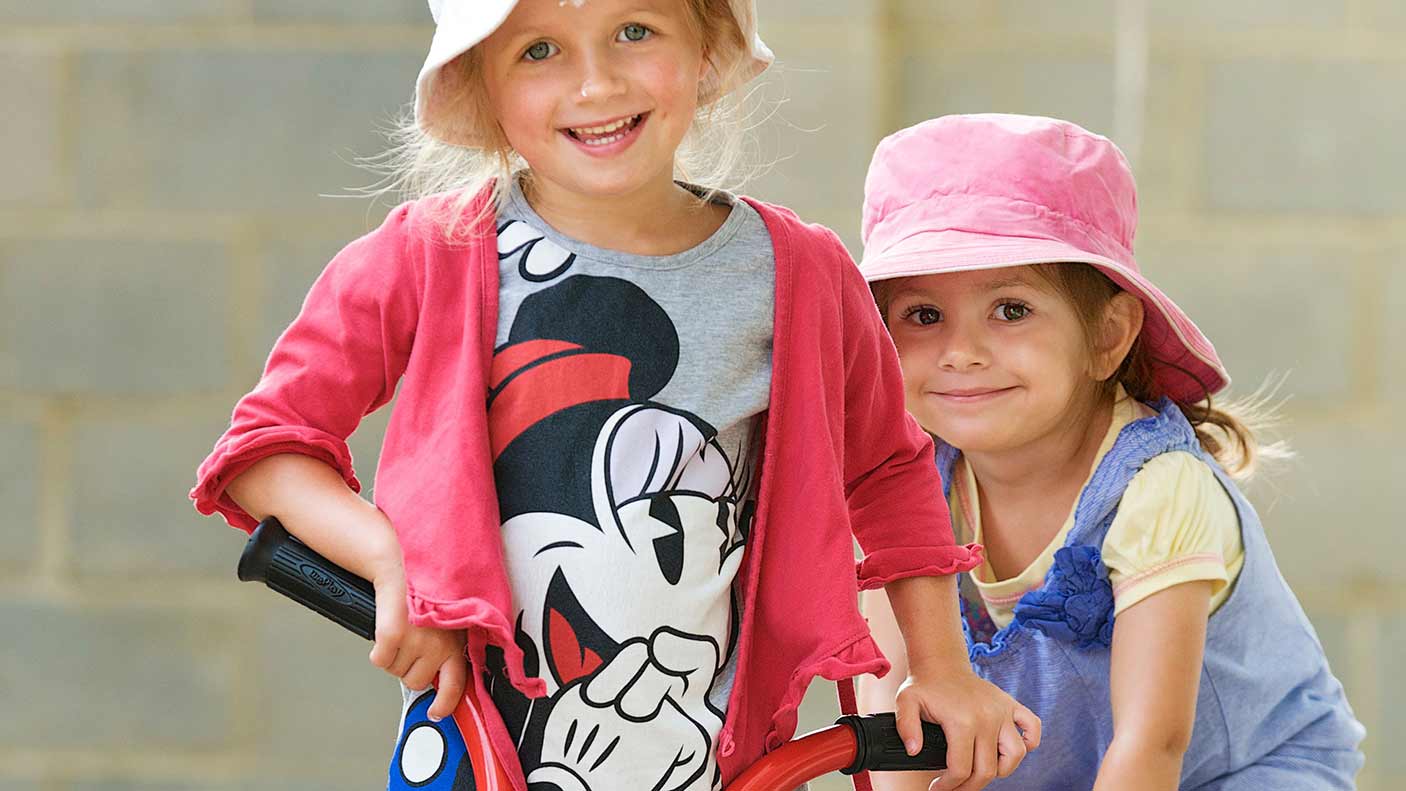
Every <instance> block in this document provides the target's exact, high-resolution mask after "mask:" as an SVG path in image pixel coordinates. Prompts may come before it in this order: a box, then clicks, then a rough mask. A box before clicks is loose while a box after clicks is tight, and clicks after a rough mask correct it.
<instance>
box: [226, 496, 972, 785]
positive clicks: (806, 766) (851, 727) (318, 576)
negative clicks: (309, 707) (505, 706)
mask: <svg viewBox="0 0 1406 791" xmlns="http://www.w3.org/2000/svg"><path fill="white" fill-rule="evenodd" d="M238 575H239V579H241V580H244V581H245V582H262V583H264V584H266V585H267V586H268V587H270V588H272V589H273V590H275V591H277V592H278V593H281V594H283V595H284V596H287V597H288V598H290V599H292V600H293V601H295V602H297V603H299V604H301V605H303V606H304V607H307V608H308V609H310V610H313V611H314V612H317V613H320V614H321V615H322V616H324V617H326V618H328V619H330V620H332V621H334V622H335V623H337V624H338V625H340V626H342V627H343V628H345V629H347V630H349V631H351V632H353V633H355V634H358V635H360V636H361V637H362V638H364V639H367V640H371V639H374V635H375V632H376V593H375V589H374V588H373V587H372V586H371V583H370V582H367V581H366V580H364V579H362V578H361V577H358V576H356V575H355V574H352V573H351V572H349V571H347V570H346V569H343V568H341V567H340V566H337V565H336V564H334V563H332V562H331V561H329V560H327V559H326V558H324V557H323V556H322V555H319V554H318V553H317V552H315V551H313V549H312V548H311V547H309V546H308V545H306V544H304V543H302V542H301V541H299V540H298V539H297V538H295V537H293V536H292V535H289V533H288V531H287V530H285V529H284V528H283V525H282V524H280V523H279V521H278V520H277V519H276V518H274V517H269V518H267V519H265V520H263V521H262V522H260V523H259V526H258V527H257V528H255V530H254V532H253V533H252V534H251V535H250V537H249V542H248V543H247V544H246V545H245V547H244V552H243V554H241V555H240V557H239V568H238ZM465 700H466V702H469V703H472V701H471V700H470V699H469V698H468V696H466V698H465ZM466 741H467V739H466ZM946 757H947V739H946V737H945V736H944V735H943V733H942V728H941V727H940V726H938V725H934V724H932V723H930V722H924V723H923V749H922V750H921V751H919V752H918V754H917V755H908V753H907V751H905V750H904V748H903V740H902V739H900V738H899V737H898V728H897V726H896V724H895V721H894V715H893V714H892V713H884V714H869V715H865V716H859V715H848V716H844V717H841V718H839V720H837V721H836V724H835V725H832V726H830V727H828V728H823V729H821V730H819V731H816V732H814V733H811V734H808V735H806V736H804V737H801V738H799V739H796V740H795V741H792V742H789V743H787V744H784V745H782V746H781V747H780V748H778V749H776V750H774V751H772V752H771V753H768V754H767V755H766V757H764V758H762V759H761V760H760V761H758V762H757V763H755V764H753V765H752V766H751V767H749V768H748V769H747V770H746V771H744V772H743V773H742V774H741V775H740V776H739V777H738V778H737V779H736V780H734V781H733V783H732V784H731V785H729V786H728V788H727V791H786V790H787V789H792V788H795V787H797V786H799V785H800V784H801V783H803V782H805V781H806V780H810V779H813V778H816V777H819V776H821V775H823V774H827V773H829V772H833V771H839V772H843V773H845V774H855V773H857V772H862V771H879V772H896V771H913V770H927V771H934V770H938V769H943V768H945V767H946Z"/></svg>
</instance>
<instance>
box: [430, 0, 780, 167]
mask: <svg viewBox="0 0 1406 791" xmlns="http://www.w3.org/2000/svg"><path fill="white" fill-rule="evenodd" d="M587 1H588V0H561V4H562V5H565V4H566V3H568V2H569V3H572V4H573V5H578V6H579V5H581V4H582V3H583V2H587ZM517 3H518V0H429V4H430V14H431V15H432V16H433V17H434V21H435V32H434V40H433V41H432V42H431V43H430V54H429V56H428V57H427V58H425V65H424V66H423V67H422V68H421V69H420V77H419V79H417V80H416V81H415V121H416V122H417V123H418V124H419V125H420V128H421V129H423V130H425V131H426V132H428V133H430V134H431V135H433V136H435V137H437V138H439V139H441V140H443V141H444V142H446V143H455V144H458V145H475V144H476V143H478V142H479V141H480V140H481V134H482V133H481V132H480V131H479V130H481V129H482V126H481V123H482V122H483V120H484V119H479V118H469V117H464V115H465V114H466V113H472V112H473V111H472V108H471V107H465V106H462V105H460V106H455V104H454V102H453V101H452V98H453V96H454V95H455V91H454V90H453V88H454V86H452V85H445V84H444V83H445V72H444V67H445V66H446V65H447V64H448V63H449V62H450V61H452V60H454V59H455V58H457V57H459V56H460V55H462V54H464V53H465V52H468V51H469V50H470V49H472V48H473V46H474V45H475V44H477V43H479V42H480V41H483V40H484V39H485V38H488V36H489V35H491V34H492V33H493V31H495V30H497V29H498V26H499V25H501V24H503V21H504V20H505V19H507V18H508V15H509V14H511V13H512V11H513V8H514V7H516V6H517ZM729 5H730V6H731V8H732V15H733V16H734V17H735V18H736V19H737V27H738V29H739V30H741V31H742V40H743V41H744V42H746V44H745V46H744V48H743V49H742V50H740V51H721V52H715V53H713V60H714V63H716V64H717V66H718V69H717V70H716V71H715V72H714V73H713V74H712V75H710V76H709V78H708V80H707V81H705V82H704V84H703V85H702V86H700V88H699V99H700V101H701V102H702V103H703V104H707V103H709V102H712V101H715V100H717V99H720V98H722V97H723V96H725V95H727V94H728V93H730V92H731V91H732V90H733V89H735V88H737V87H738V86H740V85H742V84H744V83H746V82H747V81H749V80H751V79H752V78H753V77H755V76H757V75H758V74H761V73H762V72H763V71H765V70H766V67H767V66H769V65H771V62H772V60H773V59H774V57H773V55H772V54H771V50H770V49H767V46H766V44H764V43H762V40H761V37H760V36H759V35H758V34H757V5H756V2H755V0H729ZM720 75H722V76H720ZM724 80H726V81H724Z"/></svg>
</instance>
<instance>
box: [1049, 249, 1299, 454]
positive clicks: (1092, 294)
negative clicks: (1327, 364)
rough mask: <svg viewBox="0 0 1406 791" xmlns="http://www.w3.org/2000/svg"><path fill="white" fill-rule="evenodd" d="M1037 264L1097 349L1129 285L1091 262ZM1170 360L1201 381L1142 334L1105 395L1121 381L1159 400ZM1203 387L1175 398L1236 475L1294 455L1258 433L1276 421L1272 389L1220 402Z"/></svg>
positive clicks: (1144, 397) (1104, 387) (1136, 394)
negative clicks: (1161, 375) (1162, 370)
mask: <svg viewBox="0 0 1406 791" xmlns="http://www.w3.org/2000/svg"><path fill="white" fill-rule="evenodd" d="M1031 269H1033V270H1034V271H1035V273H1036V274H1037V275H1039V276H1040V277H1041V278H1042V279H1043V280H1045V281H1046V282H1047V283H1049V284H1050V286H1052V287H1053V288H1054V289H1055V291H1056V292H1057V293H1058V294H1059V295H1060V296H1062V297H1064V298H1065V299H1066V300H1068V301H1069V303H1070V304H1071V305H1072V306H1073V307H1074V310H1075V313H1076V314H1077V315H1078V316H1079V322H1080V324H1081V325H1082V327H1083V330H1084V338H1085V341H1086V342H1087V344H1088V346H1089V349H1090V352H1092V351H1093V348H1094V345H1095V343H1096V336H1097V333H1098V326H1097V321H1098V317H1100V316H1102V315H1104V310H1105V309H1106V308H1107V306H1108V303H1109V302H1110V301H1111V300H1112V299H1113V297H1114V296H1116V295H1117V294H1118V293H1120V292H1122V291H1123V289H1122V288H1120V287H1119V286H1118V285H1117V284H1116V283H1114V282H1113V281H1112V280H1111V279H1110V278H1109V277H1108V276H1107V275H1105V274H1103V273H1102V272H1100V271H1098V269H1096V268H1094V267H1093V266H1091V265H1089V264H1083V263H1060V264H1036V265H1034V266H1031ZM1167 366H1170V367H1173V368H1176V369H1177V370H1178V371H1180V372H1181V373H1183V374H1186V375H1187V376H1189V377H1191V378H1192V379H1194V380H1196V381H1198V382H1199V381H1200V379H1199V378H1198V377H1197V376H1196V375H1195V374H1194V373H1192V372H1191V371H1188V370H1186V369H1185V368H1182V367H1180V366H1178V365H1176V364H1175V363H1171V362H1169V361H1166V360H1159V359H1156V358H1154V357H1153V356H1152V353H1151V352H1150V351H1148V348H1147V346H1146V345H1145V344H1144V343H1143V342H1142V339H1141V338H1138V339H1137V340H1135V341H1133V345H1132V348H1130V349H1129V350H1128V354H1127V356H1125V357H1124V358H1123V362H1122V365H1120V366H1119V367H1118V370H1117V371H1116V372H1114V374H1113V375H1112V376H1110V377H1108V378H1107V379H1106V380H1104V381H1103V382H1101V383H1100V388H1101V392H1100V397H1103V398H1112V396H1113V393H1114V392H1115V391H1116V389H1117V386H1118V385H1120V384H1121V385H1122V386H1123V389H1124V390H1126V391H1127V393H1128V395H1129V396H1131V397H1132V398H1135V399H1137V400H1138V401H1143V402H1148V403H1150V402H1153V401H1157V400H1159V399H1161V398H1162V397H1163V396H1165V395H1167V393H1166V392H1164V391H1163V389H1162V388H1161V387H1159V386H1158V384H1157V380H1156V371H1157V369H1158V368H1159V367H1167ZM1202 391H1203V392H1205V396H1204V397H1203V398H1201V399H1200V400H1198V401H1180V400H1175V399H1174V402H1175V403H1176V405H1177V407H1178V408H1179V409H1180V410H1181V412H1182V414H1183V415H1185V416H1186V419H1187V422H1189V423H1190V424H1191V426H1192V428H1193V429H1195V431H1196V439H1197V440H1199V441H1200V443H1201V447H1202V448H1203V449H1205V451H1206V452H1207V453H1209V454H1211V456H1213V457H1214V458H1215V460H1216V461H1217V462H1219V463H1220V465H1221V466H1222V467H1223V468H1225V470H1226V472H1229V473H1230V474H1231V475H1232V476H1233V477H1236V478H1241V479H1244V478H1248V477H1250V476H1251V475H1252V474H1253V473H1254V471H1255V467H1256V464H1257V463H1258V462H1259V461H1260V460H1261V459H1262V458H1280V457H1285V456H1288V455H1289V452H1288V448H1287V447H1286V446H1285V445H1284V443H1282V442H1276V443H1273V444H1270V445H1261V444H1260V442H1259V441H1258V440H1257V439H1256V438H1255V431H1256V430H1257V429H1264V428H1268V427H1270V426H1272V425H1274V424H1275V422H1276V420H1275V414H1274V409H1273V405H1272V404H1271V403H1270V400H1271V399H1270V396H1269V395H1267V394H1265V393H1264V392H1263V391H1261V392H1257V393H1255V394H1253V395H1251V396H1249V397H1247V398H1244V399H1239V400H1236V401H1231V402H1228V403H1226V404H1223V405H1216V404H1213V403H1212V402H1211V394H1210V392H1208V388H1206V387H1205V385H1204V383H1203V384H1202Z"/></svg>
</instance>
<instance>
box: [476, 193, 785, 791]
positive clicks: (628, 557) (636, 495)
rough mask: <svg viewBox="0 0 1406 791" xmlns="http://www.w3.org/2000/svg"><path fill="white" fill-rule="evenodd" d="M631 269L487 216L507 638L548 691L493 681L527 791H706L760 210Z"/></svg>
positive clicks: (757, 385)
mask: <svg viewBox="0 0 1406 791" xmlns="http://www.w3.org/2000/svg"><path fill="white" fill-rule="evenodd" d="M721 200H723V201H725V202H726V203H727V204H728V205H730V208H731V211H730V213H729V214H728V216H727V219H726V220H725V221H724V223H723V224H722V226H721V227H720V228H719V229H718V230H717V231H716V232H715V233H714V234H713V235H712V236H710V237H709V238H708V239H706V240H705V241H703V242H702V243H701V244H699V245H697V246H696V247H694V248H692V249H690V250H687V251H684V252H682V253H679V254H676V255H668V256H641V255H631V254H627V253H621V252H618V251H614V250H609V249H604V248H601V247H595V246H593V245H589V244H585V243H583V242H580V241H578V240H575V239H571V238H568V237H565V236H563V235H561V234H559V233H558V232H557V231H555V230H554V229H553V228H551V227H550V226H549V225H547V223H545V222H544V221H543V220H542V219H541V218H540V217H539V216H538V215H537V213H536V212H535V211H533V210H532V208H531V207H530V206H529V205H528V203H527V201H526V200H525V199H524V197H523V195H522V193H521V191H520V190H518V189H515V190H514V191H513V193H512V194H511V196H510V197H509V199H508V202H507V205H506V207H505V209H504V210H503V211H501V212H500V213H499V219H498V226H499V227H498V256H499V274H500V284H499V294H498V296H499V319H498V333H497V344H496V347H495V352H494V360H493V370H492V375H491V380H492V381H491V382H490V392H489V402H488V403H489V423H490V438H491V442H492V447H493V453H494V476H495V481H496V483H497V487H498V496H499V505H500V510H501V512H502V518H503V537H504V543H503V550H504V552H505V556H506V557H505V561H506V564H507V568H508V577H509V580H510V581H511V583H512V588H513V596H514V607H515V609H516V612H514V613H513V616H514V617H515V618H516V628H517V641H518V643H519V644H520V645H521V646H522V648H523V650H524V652H525V654H526V656H527V665H528V672H529V673H532V674H535V675H539V676H540V677H541V678H542V679H543V680H544V681H545V682H546V684H547V692H548V695H547V697H546V698H542V699H538V700H535V701H529V700H528V699H527V698H525V697H523V696H522V695H520V694H519V693H518V692H517V691H516V690H514V689H513V688H512V687H511V686H510V685H508V684H506V683H505V682H504V680H503V679H502V678H501V677H496V678H495V677H494V675H495V674H490V676H489V682H490V684H491V688H492V694H493V697H494V700H495V703H496V704H497V705H498V708H499V710H500V712H501V713H502V714H503V716H504V719H505V721H506V722H507V724H508V727H509V729H510V730H511V731H512V732H513V733H514V735H515V736H516V737H518V739H519V747H518V749H519V754H520V757H521V758H522V761H523V768H524V770H525V771H526V772H527V775H528V782H529V784H532V783H538V782H541V783H548V784H555V785H557V786H558V787H561V788H580V787H582V786H583V785H584V786H585V787H586V788H589V789H593V791H609V790H610V789H620V788H657V787H664V788H675V789H681V790H683V789H686V790H687V791H706V790H707V789H712V788H715V787H717V785H718V772H717V763H716V758H715V754H716V750H715V743H716V740H717V736H718V732H719V730H721V727H722V722H723V717H724V713H725V712H724V709H725V706H726V701H727V694H728V692H729V690H730V688H731V684H732V679H733V675H734V673H735V664H734V659H735V658H734V657H733V653H734V650H733V648H734V643H735V639H736V631H737V625H738V624H737V622H738V620H739V613H738V608H737V605H736V602H735V601H734V598H733V592H732V589H733V581H734V578H735V577H736V574H737V570H738V568H739V566H740V564H741V558H742V551H743V549H744V547H745V545H746V541H747V536H748V534H749V533H750V529H751V525H752V520H753V514H754V512H755V507H756V486H757V482H758V478H759V475H758V470H757V464H758V462H759V460H760V454H759V453H757V447H758V443H757V442H756V439H757V438H756V437H755V436H754V432H755V429H756V427H757V426H758V420H757V417H758V416H759V415H760V413H761V412H763V411H764V410H765V409H766V407H767V401H768V394H769V390H770V383H771V348H772V316H773V296H774V288H775V262H774V260H773V257H772V246H771V237H770V235H769V234H768V232H767V229H766V225H765V223H764V222H763V221H762V218H761V216H760V215H758V214H757V212H756V210H754V209H753V208H752V207H750V206H748V205H747V204H746V203H745V202H743V201H740V200H736V199H733V198H731V197H727V196H725V197H724V198H722V199H721Z"/></svg>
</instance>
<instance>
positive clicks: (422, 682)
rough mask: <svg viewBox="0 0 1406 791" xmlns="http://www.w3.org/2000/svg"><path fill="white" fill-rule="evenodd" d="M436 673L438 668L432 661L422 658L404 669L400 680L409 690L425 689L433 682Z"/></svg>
mask: <svg viewBox="0 0 1406 791" xmlns="http://www.w3.org/2000/svg"><path fill="white" fill-rule="evenodd" d="M438 671H439V666H438V665H436V664H435V661H434V660H433V659H430V658H428V657H423V656H422V657H420V658H419V659H416V660H415V661H414V662H412V663H411V664H410V667H408V668H406V670H405V674H404V675H402V676H401V677H400V680H401V682H402V683H404V684H405V686H407V687H410V688H411V689H427V688H428V687H429V686H430V684H432V683H433V682H434V677H435V673H437V672H438Z"/></svg>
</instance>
